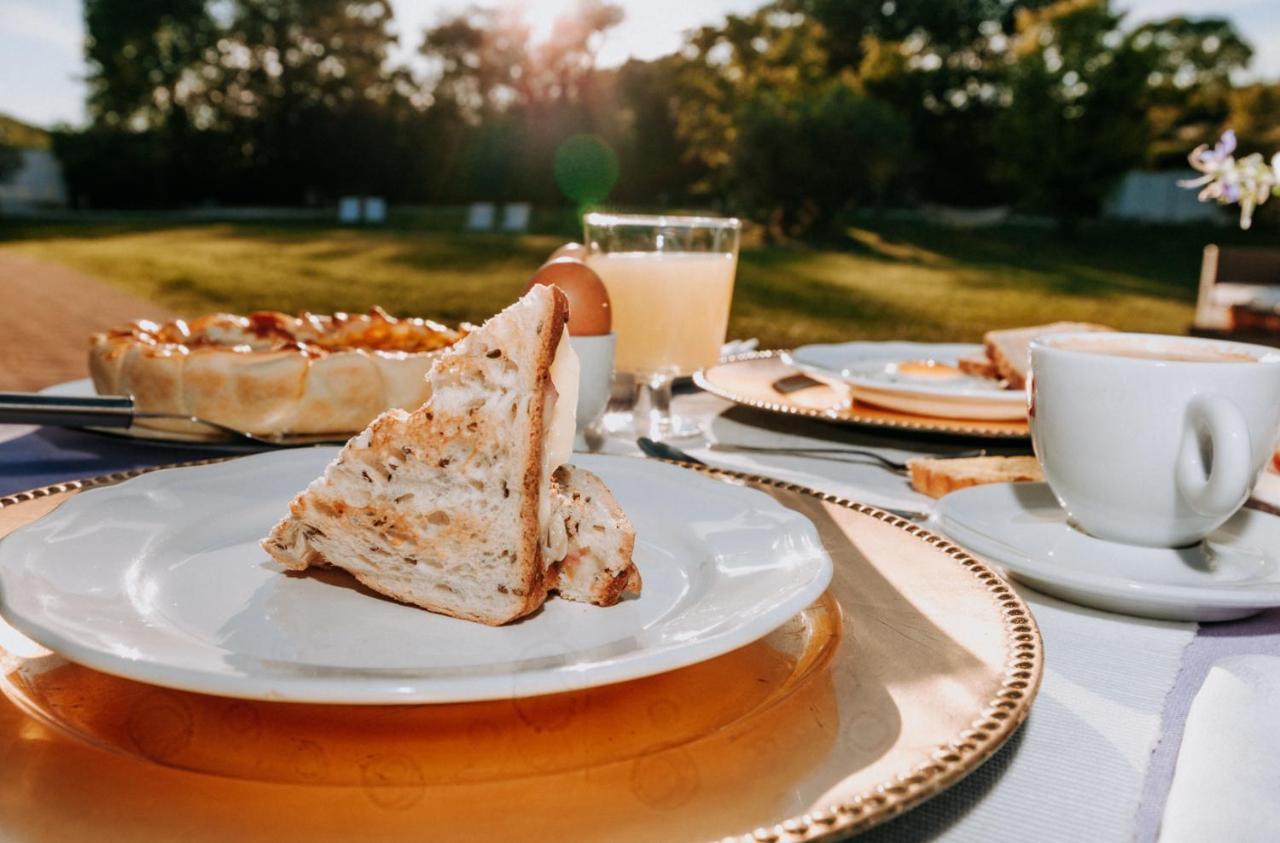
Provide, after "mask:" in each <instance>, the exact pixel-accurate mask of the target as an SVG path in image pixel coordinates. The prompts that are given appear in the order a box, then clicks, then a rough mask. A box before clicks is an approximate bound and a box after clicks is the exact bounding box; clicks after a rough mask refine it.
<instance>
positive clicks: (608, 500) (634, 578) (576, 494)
mask: <svg viewBox="0 0 1280 843" xmlns="http://www.w3.org/2000/svg"><path fill="white" fill-rule="evenodd" d="M555 482H556V486H557V492H558V501H557V503H558V506H557V512H556V514H557V515H558V516H559V517H560V519H561V520H562V521H563V524H564V527H565V541H566V548H565V552H564V553H563V554H558V556H562V557H563V558H562V559H561V561H560V562H559V563H558V564H557V565H556V579H555V584H554V585H553V586H551V587H552V588H554V589H555V590H556V591H557V592H558V593H559V594H560V596H561V597H565V598H568V599H569V600H577V601H580V602H582V603H595V604H596V605H599V606H612V605H613V604H614V603H617V602H618V600H619V599H620V598H621V597H622V594H623V593H624V592H628V591H630V592H634V593H639V591H640V586H641V582H640V572H639V571H638V570H637V569H636V566H635V565H634V564H632V562H631V554H632V552H633V551H634V549H635V544H636V531H635V529H634V528H633V527H632V526H631V522H630V521H629V520H628V519H627V516H626V513H624V512H623V511H622V507H620V506H618V502H617V501H616V500H614V497H613V494H612V493H611V492H610V491H609V488H608V487H607V486H605V484H604V481H603V480H601V479H600V478H599V477H597V476H596V475H594V474H592V473H591V472H590V471H587V470H586V469H585V468H578V467H577V466H574V465H562V466H560V468H558V469H557V470H556V473H555ZM552 529H553V531H554V530H555V529H556V528H555V527H553V528H552Z"/></svg>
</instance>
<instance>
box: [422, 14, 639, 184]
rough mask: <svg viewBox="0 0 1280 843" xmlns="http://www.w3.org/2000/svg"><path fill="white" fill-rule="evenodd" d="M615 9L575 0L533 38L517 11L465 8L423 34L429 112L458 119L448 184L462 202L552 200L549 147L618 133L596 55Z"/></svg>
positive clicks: (552, 152)
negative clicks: (459, 144)
mask: <svg viewBox="0 0 1280 843" xmlns="http://www.w3.org/2000/svg"><path fill="white" fill-rule="evenodd" d="M621 20H622V11H621V10H620V9H619V8H618V7H617V6H614V5H611V4H608V3H604V2H599V0H579V2H578V3H577V4H576V5H574V6H571V7H569V8H568V9H567V10H566V11H565V12H564V13H562V14H561V15H560V17H559V18H557V19H556V21H555V22H554V24H553V26H552V30H551V33H550V35H549V36H548V38H547V39H546V40H544V41H542V42H537V43H535V42H534V41H533V40H532V36H531V32H530V29H529V26H528V24H527V22H526V21H525V19H524V17H523V14H522V12H521V10H520V9H519V7H517V6H512V5H505V6H499V7H484V6H471V7H469V8H467V9H466V10H464V11H463V12H461V13H460V14H457V15H453V16H451V17H448V18H445V19H444V20H442V21H441V22H440V23H439V24H438V25H436V26H435V27H433V28H431V29H430V30H428V31H427V32H426V33H425V34H424V38H423V42H422V46H421V48H420V52H421V53H422V54H423V55H424V56H425V57H427V59H428V60H429V61H430V64H431V68H432V70H431V76H430V79H429V85H430V96H431V98H432V100H433V103H434V104H433V106H432V108H433V109H434V108H446V109H449V110H451V111H452V113H455V114H458V115H461V116H462V118H463V119H464V120H465V121H466V122H467V124H468V126H469V127H468V128H467V129H466V130H465V134H464V142H463V152H462V154H461V156H460V161H459V165H460V166H459V171H458V173H457V174H456V178H457V181H458V183H459V184H460V185H461V186H462V189H463V190H464V191H465V192H466V193H467V194H468V195H469V197H470V198H484V199H490V200H499V201H510V200H515V199H526V200H527V199H534V200H542V201H555V200H556V199H557V197H558V195H559V191H558V188H557V185H556V181H555V176H554V173H555V165H554V162H555V158H556V151H557V149H559V148H560V146H561V144H563V143H564V142H565V141H566V140H567V139H569V138H571V137H573V136H575V135H579V134H584V133H591V134H595V135H602V136H605V137H608V138H611V139H612V140H614V141H615V142H616V141H617V139H618V131H617V129H618V122H619V120H618V109H617V107H616V104H615V103H614V101H613V100H612V86H611V84H610V82H611V80H612V78H613V74H610V73H602V72H600V71H599V70H597V69H596V66H595V63H596V54H597V51H598V49H599V46H600V43H601V40H602V39H603V38H604V37H605V34H606V33H607V32H608V30H609V29H610V28H612V27H613V26H615V25H616V24H617V23H619V22H620V21H621Z"/></svg>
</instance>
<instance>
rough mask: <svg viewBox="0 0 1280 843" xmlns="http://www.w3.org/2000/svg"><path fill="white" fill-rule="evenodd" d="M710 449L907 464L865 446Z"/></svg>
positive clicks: (896, 466) (901, 467) (722, 445)
mask: <svg viewBox="0 0 1280 843" xmlns="http://www.w3.org/2000/svg"><path fill="white" fill-rule="evenodd" d="M708 448H710V449H711V450H712V451H726V452H735V451H736V452H742V453H750V454H779V455H782V456H793V457H808V458H810V459H827V460H830V459H838V458H839V457H842V456H851V457H866V458H868V459H872V460H875V461H876V462H878V463H880V464H881V465H883V466H884V467H885V468H887V469H890V470H891V471H906V470H907V464H906V462H905V461H903V460H894V459H890V458H888V457H886V456H884V455H883V454H880V453H877V452H876V451H871V450H867V449H865V448H850V447H826V446H814V447H809V446H803V445H798V446H795V447H791V446H786V445H770V446H764V445H732V444H729V443H726V442H712V443H711V444H710V445H708ZM986 455H987V452H986V450H984V449H978V450H973V451H961V452H960V453H958V454H949V455H948V456H952V457H985V456H986ZM838 461H840V462H855V460H838Z"/></svg>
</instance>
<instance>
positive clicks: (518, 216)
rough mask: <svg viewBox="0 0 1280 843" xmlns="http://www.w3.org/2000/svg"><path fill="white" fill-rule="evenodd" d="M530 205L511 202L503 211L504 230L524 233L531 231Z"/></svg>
mask: <svg viewBox="0 0 1280 843" xmlns="http://www.w3.org/2000/svg"><path fill="white" fill-rule="evenodd" d="M529 211H530V208H529V203H528V202H510V203H508V204H507V206H506V207H505V208H503V209H502V230H503V231H511V232H524V231H528V230H529Z"/></svg>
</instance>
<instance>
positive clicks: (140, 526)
mask: <svg viewBox="0 0 1280 843" xmlns="http://www.w3.org/2000/svg"><path fill="white" fill-rule="evenodd" d="M336 453H337V450H336V449H334V448H315V449H300V450H293V451H276V452H270V453H265V454H259V455H255V456H250V457H244V458H241V459H236V460H231V461H228V462H224V463H218V464H215V465H208V466H199V467H194V468H175V469H168V470H164V471H159V472H155V473H153V474H147V475H144V476H142V477H138V478H135V479H133V480H130V481H127V482H125V483H122V484H120V485H117V486H111V487H107V488H103V489H95V490H90V491H86V492H83V493H81V494H79V495H77V496H76V497H74V498H72V499H71V500H69V501H68V502H67V503H66V504H64V505H63V506H62V507H61V508H59V509H58V510H56V511H55V512H53V513H52V514H50V515H48V516H46V517H45V518H43V519H41V520H40V521H38V522H36V523H34V524H31V525H29V526H27V527H24V528H22V529H19V530H17V531H15V532H14V533H13V534H11V535H10V536H8V537H7V538H5V539H4V540H3V541H0V613H3V615H4V617H5V619H6V620H7V621H9V623H11V624H12V625H13V626H15V627H17V628H18V630H19V631H21V632H23V633H25V634H26V635H28V636H30V637H31V638H33V639H34V640H36V641H37V642H39V643H41V644H43V645H44V646H46V647H48V648H50V649H51V650H54V651H56V652H58V653H61V654H62V655H63V656H65V657H67V658H68V659H71V660H72V661H77V662H80V663H82V664H85V665H88V666H89V667H93V668H97V669H99V670H103V671H106V672H108V673H113V674H116V675H119V676H125V677H128V678H131V679H137V680H140V681H143V682H150V683H153V684H157V685H165V686H168V687H173V688H181V689H185V690H191V691H200V692H206V693H212V694H221V695H226V696H235V697H246V698H251V699H266V700H289V701H298V702H328V703H337V702H344V703H408V702H457V701H465V700H484V699H501V698H514V697H524V696H532V695H535V694H546V693H555V692H560V691H568V690H574V689H580V688H588V687H592V686H596V685H604V684H608V683H612V682H621V681H624V680H628V679H634V678H637V677H641V676H647V675H651V674H654V673H660V672H663V671H667V670H671V669H673V668H678V667H682V666H685V665H689V664H693V663H695V662H699V661H702V660H705V659H709V658H712V657H713V656H718V655H720V654H722V653H726V652H728V651H730V650H733V649H735V648H737V647H741V646H743V645H745V644H748V643H750V642H752V641H754V640H756V639H758V638H761V637H763V636H764V635H766V634H768V633H769V632H771V631H772V630H774V629H776V628H777V627H778V626H780V625H781V624H782V623H784V622H785V621H786V620H787V619H788V618H790V617H791V616H792V615H794V614H795V613H797V612H799V611H800V610H801V609H803V608H804V607H805V606H807V605H808V604H809V603H810V602H811V601H813V600H814V599H816V598H817V597H818V596H819V595H821V594H822V592H823V590H825V589H826V587H827V584H828V583H829V582H830V579H831V559H830V557H829V556H827V553H826V551H825V550H824V549H823V547H822V544H821V542H820V540H819V537H818V533H817V530H816V529H815V528H814V526H813V524H812V523H811V522H810V521H809V520H808V519H807V518H805V517H804V516H802V515H800V514H798V513H796V512H793V511H792V510H790V509H787V508H785V507H783V506H782V505H780V504H778V503H777V502H776V501H774V500H773V499H772V498H770V497H769V496H768V495H765V494H764V493H762V492H758V491H756V490H753V489H749V488H746V487H743V486H739V485H736V484H733V483H728V482H723V481H719V480H713V479H711V478H708V477H703V476H700V475H697V474H694V473H692V472H689V471H687V470H684V469H681V468H677V467H675V466H671V465H666V464H663V463H659V462H654V461H646V460H640V459H633V458H623V457H601V456H594V457H593V456H585V455H579V456H578V457H575V462H577V463H578V464H579V465H581V466H583V467H585V468H588V469H590V470H591V471H594V472H596V473H597V474H599V475H600V476H601V477H602V478H603V479H604V481H605V482H606V483H607V484H608V485H609V487H610V488H611V489H612V490H613V492H614V494H615V495H616V497H617V498H618V501H619V502H620V503H621V505H622V507H623V509H625V510H626V512H627V514H628V515H629V516H630V518H631V521H632V522H633V524H634V525H635V527H636V532H637V544H636V553H635V559H636V564H637V565H638V567H639V568H640V572H641V575H642V576H643V577H644V589H643V593H642V594H641V595H640V596H639V597H638V598H634V599H626V600H624V601H623V602H621V603H619V604H618V605H616V606H612V607H609V608H600V607H597V606H591V605H584V604H580V603H572V602H570V601H567V600H561V599H559V598H552V599H551V600H549V601H548V602H547V604H546V605H545V606H544V607H543V609H542V610H541V611H540V612H538V613H536V614H535V615H533V616H531V617H528V618H526V619H524V620H523V621H520V622H517V623H514V624H510V625H508V626H505V627H497V628H493V627H487V626H483V625H481V624H477V623H471V622H468V621H462V620H457V619H454V618H449V617H444V616H441V615H434V614H431V613H430V612H427V611H424V610H422V609H418V608H415V607H411V606H406V605H402V604H399V603H395V602H392V601H390V600H387V599H383V598H381V597H378V596H376V595H374V594H373V593H372V592H367V591H363V590H362V589H359V588H358V587H356V586H355V585H354V580H348V579H346V578H345V577H336V576H334V575H332V574H322V575H317V576H298V575H292V576H291V575H286V574H285V573H283V572H282V569H281V568H280V567H279V566H278V565H277V564H276V563H274V562H273V561H271V560H270V559H269V557H267V555H266V554H265V553H263V552H262V550H261V549H260V548H259V547H258V540H259V539H260V538H261V537H263V536H265V535H266V534H267V532H268V531H269V530H270V528H271V526H272V525H273V524H274V523H275V521H276V520H277V519H279V518H280V517H281V516H282V515H283V514H284V513H285V511H286V509H287V507H288V503H289V500H290V499H291V498H292V496H293V495H294V494H296V493H297V492H298V491H299V490H300V489H302V488H303V487H305V486H306V485H307V483H309V482H310V481H311V480H312V479H313V478H315V477H316V476H318V475H319V474H320V473H321V471H322V470H323V469H324V466H325V465H326V464H327V463H328V462H329V461H330V460H331V459H332V458H333V457H334V456H335V454H336Z"/></svg>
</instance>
